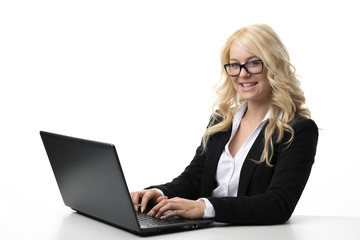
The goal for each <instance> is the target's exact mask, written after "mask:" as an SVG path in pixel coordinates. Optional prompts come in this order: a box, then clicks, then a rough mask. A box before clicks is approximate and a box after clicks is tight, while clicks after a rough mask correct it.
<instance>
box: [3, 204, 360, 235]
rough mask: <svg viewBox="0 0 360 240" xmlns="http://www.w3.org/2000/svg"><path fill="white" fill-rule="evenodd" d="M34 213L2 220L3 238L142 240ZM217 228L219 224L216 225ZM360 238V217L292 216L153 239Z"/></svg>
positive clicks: (59, 215) (63, 216)
mask: <svg viewBox="0 0 360 240" xmlns="http://www.w3.org/2000/svg"><path fill="white" fill-rule="evenodd" d="M31 212H32V214H29V212H28V214H26V215H25V216H13V217H12V218H11V220H10V221H9V220H4V219H2V220H0V224H2V226H4V224H5V229H3V228H2V230H1V231H0V238H1V239H57V240H65V239H66V240H69V239H87V240H95V239H106V240H112V239H116V240H118V239H141V237H138V236H136V235H134V234H132V233H129V232H126V231H124V230H121V229H118V228H116V227H113V226H110V225H107V224H105V223H102V222H99V221H96V220H93V219H90V218H87V217H84V216H82V215H80V214H77V213H75V212H72V211H71V210H69V209H65V210H62V211H54V210H51V209H50V210H49V211H46V210H39V209H33V210H32V211H31ZM215 225H216V224H215ZM169 236H171V239H181V240H183V239H197V240H201V239H206V240H211V239H221V238H224V237H226V239H268V240H272V239H276V240H279V239H291V240H303V239H304V240H312V239H314V240H315V239H316V240H319V239H326V240H332V239H336V240H338V239H346V240H359V239H360V218H355V217H321V216H292V217H291V219H290V220H289V221H288V222H287V223H285V224H281V225H272V226H222V225H221V226H213V227H209V228H206V229H197V230H190V231H185V232H178V233H171V234H164V235H159V236H151V237H147V238H154V239H168V238H169Z"/></svg>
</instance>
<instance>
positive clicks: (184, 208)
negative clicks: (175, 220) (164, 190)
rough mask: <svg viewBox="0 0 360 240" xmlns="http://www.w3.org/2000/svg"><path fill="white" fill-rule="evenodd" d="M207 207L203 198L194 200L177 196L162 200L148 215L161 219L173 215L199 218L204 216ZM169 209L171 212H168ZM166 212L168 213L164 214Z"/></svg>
mask: <svg viewBox="0 0 360 240" xmlns="http://www.w3.org/2000/svg"><path fill="white" fill-rule="evenodd" d="M205 208H206V204H205V202H204V201H203V200H199V201H193V200H188V199H184V198H178V197H176V198H171V199H164V200H162V201H161V202H159V203H158V204H157V205H156V206H155V207H153V208H152V209H151V210H150V212H149V213H148V215H149V216H153V217H156V218H161V219H167V218H169V217H172V216H179V217H182V218H187V219H199V218H203V217H204V212H205ZM167 211H170V212H168V213H166V212H167ZM164 213H166V214H165V215H164Z"/></svg>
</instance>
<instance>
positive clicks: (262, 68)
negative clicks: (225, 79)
mask: <svg viewBox="0 0 360 240" xmlns="http://www.w3.org/2000/svg"><path fill="white" fill-rule="evenodd" d="M251 62H260V63H261V70H260V71H259V72H256V73H251V72H249V71H248V69H247V68H246V64H248V63H251ZM233 64H236V65H239V67H240V70H239V74H235V75H231V74H229V73H228V71H227V69H226V67H228V66H230V65H233ZM243 68H244V69H245V71H246V72H247V73H248V74H259V73H262V71H263V70H264V61H263V60H252V61H249V62H246V63H244V64H240V63H228V64H225V65H224V69H225V72H226V73H227V75H229V77H237V76H239V75H240V73H241V69H243Z"/></svg>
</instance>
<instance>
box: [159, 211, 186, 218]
mask: <svg viewBox="0 0 360 240" xmlns="http://www.w3.org/2000/svg"><path fill="white" fill-rule="evenodd" d="M181 215H182V214H181V210H173V211H170V212H168V213H166V214H165V215H162V216H161V217H160V219H168V218H170V217H175V216H180V217H181Z"/></svg>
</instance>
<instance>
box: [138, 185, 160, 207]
mask: <svg viewBox="0 0 360 240" xmlns="http://www.w3.org/2000/svg"><path fill="white" fill-rule="evenodd" d="M159 195H160V197H159ZM161 197H162V196H161V194H160V193H159V192H157V191H155V190H146V192H145V194H144V196H142V199H141V212H144V211H145V209H146V207H147V205H148V203H149V201H150V200H152V201H156V200H157V199H159V198H161Z"/></svg>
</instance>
